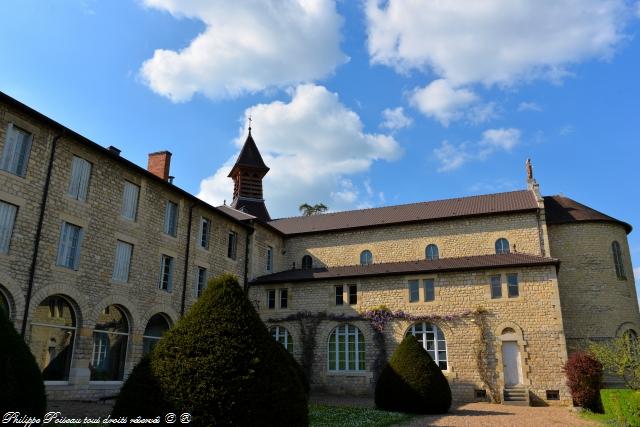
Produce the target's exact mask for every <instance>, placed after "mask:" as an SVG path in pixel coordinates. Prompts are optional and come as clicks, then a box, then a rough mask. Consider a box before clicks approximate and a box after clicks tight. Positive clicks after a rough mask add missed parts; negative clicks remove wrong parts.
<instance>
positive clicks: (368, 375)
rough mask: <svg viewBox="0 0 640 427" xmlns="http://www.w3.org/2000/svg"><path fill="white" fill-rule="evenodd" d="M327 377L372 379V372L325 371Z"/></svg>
mask: <svg viewBox="0 0 640 427" xmlns="http://www.w3.org/2000/svg"><path fill="white" fill-rule="evenodd" d="M327 376H329V377H366V378H373V372H370V371H327Z"/></svg>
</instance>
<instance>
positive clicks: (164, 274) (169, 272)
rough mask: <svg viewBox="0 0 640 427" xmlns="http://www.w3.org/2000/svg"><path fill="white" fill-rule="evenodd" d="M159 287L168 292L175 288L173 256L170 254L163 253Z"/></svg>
mask: <svg viewBox="0 0 640 427" xmlns="http://www.w3.org/2000/svg"><path fill="white" fill-rule="evenodd" d="M158 287H159V288H160V289H162V290H163V291H167V292H171V290H172V289H173V257H170V256H169V255H162V260H161V262H160V283H159V284H158Z"/></svg>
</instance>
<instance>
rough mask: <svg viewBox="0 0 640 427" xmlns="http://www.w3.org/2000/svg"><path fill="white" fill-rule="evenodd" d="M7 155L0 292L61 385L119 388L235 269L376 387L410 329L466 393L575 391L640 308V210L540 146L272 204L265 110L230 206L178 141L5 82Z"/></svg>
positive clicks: (330, 384)
mask: <svg viewBox="0 0 640 427" xmlns="http://www.w3.org/2000/svg"><path fill="white" fill-rule="evenodd" d="M0 156H1V157H0V304H1V305H2V307H3V308H4V309H5V311H7V312H8V313H9V315H10V318H11V319H12V321H13V322H14V323H15V325H16V327H17V328H18V330H19V331H21V332H22V334H23V335H24V337H25V340H26V341H27V342H28V343H29V345H30V347H31V350H32V352H33V354H34V356H35V357H36V360H37V361H38V363H39V365H40V367H41V368H42V370H43V373H44V377H45V379H46V385H47V391H48V393H49V394H50V396H51V397H53V398H63V399H78V398H82V399H95V398H99V397H102V396H110V395H113V394H115V393H117V391H118V389H119V387H120V386H121V384H122V381H123V379H124V378H126V376H127V374H128V373H129V372H130V370H131V369H132V368H133V366H134V365H135V363H136V362H137V361H138V360H139V359H140V357H141V356H142V355H143V354H144V353H146V352H148V351H150V350H151V349H152V348H153V345H154V344H155V343H156V342H157V341H158V340H159V339H160V337H161V336H162V335H163V333H164V332H165V331H166V330H167V329H168V328H170V327H171V325H172V324H173V323H175V322H176V321H177V320H178V319H179V318H180V316H181V315H182V314H183V313H184V312H185V311H186V310H188V309H189V307H190V306H191V305H192V304H194V303H195V301H196V300H197V297H198V295H199V292H201V291H202V289H203V288H204V286H206V280H207V278H208V277H211V276H215V275H218V274H220V273H222V272H231V273H233V274H236V275H237V276H238V277H239V279H240V281H241V283H243V284H244V286H245V288H246V289H247V292H248V295H249V298H250V299H251V300H252V301H253V302H254V303H255V306H256V308H257V310H258V312H259V314H260V315H261V317H262V319H263V320H264V322H265V324H266V325H267V327H268V328H269V330H270V331H271V333H272V335H273V337H274V339H276V340H278V341H279V342H281V343H282V344H283V345H284V346H285V348H287V350H289V351H290V352H292V354H293V355H294V357H296V359H298V360H299V361H300V362H301V364H302V366H303V368H304V369H305V370H306V372H307V373H308V375H309V377H310V380H311V384H312V387H313V388H314V389H317V390H325V391H328V392H332V393H349V394H370V393H371V392H372V391H373V388H374V386H375V380H376V374H377V372H378V371H379V368H380V366H381V364H382V363H383V362H384V360H385V359H386V358H387V357H388V356H389V355H390V354H391V353H392V352H393V351H394V349H395V348H396V346H397V345H398V343H399V342H400V341H401V339H402V338H403V336H405V335H406V334H409V333H411V334H414V335H416V336H417V337H418V339H419V340H420V342H422V344H423V346H424V347H425V349H427V351H428V352H429V353H430V354H431V356H432V357H433V359H434V360H435V361H436V363H437V364H438V365H439V366H440V368H441V369H442V370H443V372H444V374H445V375H446V376H447V378H448V379H449V381H450V384H451V386H452V390H453V394H454V399H455V400H456V401H459V402H462V401H473V400H478V399H479V400H484V399H486V398H487V396H494V397H496V398H498V399H499V400H514V401H518V400H524V401H532V402H534V403H543V402H546V403H547V404H562V403H568V402H569V400H570V398H569V396H568V391H567V389H566V387H565V385H564V382H565V380H564V376H563V374H562V371H561V367H562V365H563V363H564V362H565V361H566V359H567V355H568V353H570V352H571V351H574V350H576V349H579V348H582V347H584V346H585V345H586V344H587V343H588V342H589V340H600V339H607V338H612V337H615V336H619V335H621V334H625V333H627V334H632V335H634V336H635V335H636V333H637V331H638V330H639V328H640V314H639V312H638V303H637V296H636V292H635V286H634V278H633V268H632V265H631V258H630V254H629V247H628V243H627V234H628V233H630V232H631V226H630V225H629V224H626V223H624V222H622V221H619V220H617V219H614V218H612V217H610V216H607V215H605V214H603V213H601V212H598V211H596V210H594V209H592V208H590V207H587V206H585V205H583V204H580V203H578V202H576V201H574V200H571V199H569V198H567V197H564V196H548V197H544V196H542V195H541V193H540V189H539V186H538V184H537V182H536V181H535V179H534V177H533V171H532V169H531V165H530V164H528V165H527V188H526V189H524V190H521V191H514V192H509V193H500V194H489V195H482V196H473V197H464V198H458V199H449V200H441V201H433V202H424V203H415V204H409V205H401V206H389V207H382V208H373V209H364V210H357V211H349V212H337V213H329V214H323V215H314V216H308V217H295V218H282V219H271V217H270V215H269V212H268V209H267V203H266V202H265V197H264V194H263V189H262V179H263V178H264V176H265V175H266V174H267V173H268V171H269V168H268V167H267V165H265V163H264V161H263V159H262V157H261V156H260V152H259V150H258V147H257V145H256V143H255V141H254V140H253V137H252V135H251V129H249V135H248V137H247V140H246V142H245V146H244V147H243V149H242V151H241V153H240V155H239V157H238V160H237V162H236V164H235V165H234V167H233V169H232V171H231V173H230V174H229V177H230V178H231V179H233V181H234V183H235V186H234V194H233V201H232V203H231V205H229V206H226V205H224V206H218V207H214V206H210V205H208V204H207V203H205V202H203V201H201V200H199V199H197V198H195V197H194V196H192V195H190V194H188V193H187V192H185V191H183V190H181V189H179V188H178V187H176V186H175V185H173V183H172V177H171V176H170V160H171V154H170V153H168V152H158V153H152V154H150V155H149V163H148V167H147V169H144V168H141V167H139V166H137V165H135V164H133V163H131V162H129V161H127V160H126V159H124V158H123V157H122V156H120V151H119V150H118V149H116V148H115V147H109V148H103V147H101V146H99V145H97V144H96V143H94V142H92V141H90V140H88V139H87V138H85V137H83V136H81V135H79V134H77V133H75V132H73V131H72V130H70V129H68V128H66V127H64V126H62V125H60V124H58V123H56V122H55V121H53V120H51V119H49V118H47V117H46V116H44V115H42V114H40V113H38V112H36V111H34V110H32V109H31V108H29V107H27V106H25V105H23V104H21V103H20V102H18V101H16V100H14V99H12V98H10V97H8V96H7V95H4V94H0ZM267 196H268V195H267Z"/></svg>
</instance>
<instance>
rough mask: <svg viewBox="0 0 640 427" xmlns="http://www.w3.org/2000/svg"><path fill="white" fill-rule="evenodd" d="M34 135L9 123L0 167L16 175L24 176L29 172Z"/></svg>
mask: <svg viewBox="0 0 640 427" xmlns="http://www.w3.org/2000/svg"><path fill="white" fill-rule="evenodd" d="M32 139H33V137H32V135H31V134H30V133H29V132H27V131H24V130H22V129H20V128H19V127H17V126H14V125H13V123H9V126H8V127H7V136H6V138H5V140H4V149H3V150H2V159H0V169H2V170H5V171H7V172H9V173H12V174H14V175H18V176H21V177H24V176H25V174H26V173H27V163H28V162H29V152H30V151H31V141H32Z"/></svg>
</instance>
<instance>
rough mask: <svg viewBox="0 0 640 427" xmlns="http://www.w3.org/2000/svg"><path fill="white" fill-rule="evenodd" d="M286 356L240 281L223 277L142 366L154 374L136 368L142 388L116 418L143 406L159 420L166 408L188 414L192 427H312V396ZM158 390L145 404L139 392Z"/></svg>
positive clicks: (127, 390) (128, 392)
mask: <svg viewBox="0 0 640 427" xmlns="http://www.w3.org/2000/svg"><path fill="white" fill-rule="evenodd" d="M285 353H286V351H285V350H284V349H283V348H282V346H281V344H279V343H278V342H276V341H275V340H274V339H273V338H272V337H271V334H269V332H268V331H267V328H266V327H265V325H264V324H263V323H262V321H261V320H260V317H259V316H258V314H257V313H256V311H255V309H254V307H253V305H252V304H251V302H250V301H249V300H248V299H247V297H246V296H245V294H244V292H243V291H242V288H241V287H240V285H239V284H238V279H237V278H236V277H235V276H232V275H228V274H225V275H223V276H221V277H219V278H217V279H212V280H210V281H209V284H208V286H207V289H206V290H205V292H204V293H203V294H202V295H201V296H200V298H199V300H198V302H197V303H196V304H195V305H194V306H193V307H192V308H191V309H190V310H189V312H188V313H187V314H186V315H185V316H184V317H183V318H182V319H181V320H180V321H179V322H178V323H177V324H176V325H175V326H174V327H173V328H172V329H171V330H169V331H168V332H167V333H166V335H165V336H164V337H163V338H162V339H161V340H160V342H158V344H157V345H156V347H155V348H154V349H153V351H152V352H151V354H150V359H149V362H144V363H148V367H145V365H144V364H143V365H142V366H138V368H137V369H138V371H137V372H135V373H136V377H137V379H134V378H130V380H131V382H134V381H136V382H141V381H142V384H141V385H138V386H135V385H131V386H129V385H125V387H124V388H123V392H122V393H121V394H120V396H119V397H118V401H117V402H116V407H118V408H123V409H122V413H119V414H118V415H120V416H137V415H139V412H140V411H139V409H138V406H137V404H138V402H143V403H144V405H145V407H148V408H152V407H153V406H154V405H155V407H156V408H157V411H158V412H161V414H160V413H156V414H155V415H164V413H166V412H169V411H168V410H166V408H172V409H175V410H173V411H172V412H175V413H183V412H188V413H190V414H191V416H192V422H191V425H194V426H211V425H234V426H236V425H237V426H276V425H282V426H306V425H308V407H307V394H306V393H305V389H304V385H303V383H302V381H301V380H300V377H299V375H298V374H297V369H296V367H295V366H294V365H292V364H291V360H290V359H291V358H289V357H288V356H287V355H286V354H285ZM132 376H133V375H132ZM141 377H142V378H141ZM127 382H129V381H127ZM154 384H157V385H158V393H157V395H156V396H150V395H149V396H145V397H144V398H141V397H140V393H138V392H137V390H139V389H142V390H143V391H142V393H144V390H145V389H146V388H148V387H153V385H154ZM125 400H131V401H132V402H130V403H128V404H125V402H124V401H125ZM165 402H166V403H165ZM146 405H149V406H146ZM125 409H126V411H125ZM129 411H131V412H129ZM125 412H127V413H125Z"/></svg>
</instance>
